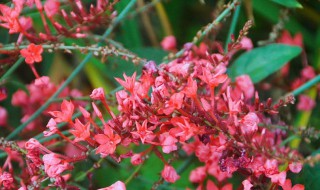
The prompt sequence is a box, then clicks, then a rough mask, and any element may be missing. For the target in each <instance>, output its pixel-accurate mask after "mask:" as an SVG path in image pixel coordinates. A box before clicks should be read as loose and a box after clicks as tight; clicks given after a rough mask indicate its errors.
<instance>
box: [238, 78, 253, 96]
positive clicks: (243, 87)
mask: <svg viewBox="0 0 320 190" xmlns="http://www.w3.org/2000/svg"><path fill="white" fill-rule="evenodd" d="M236 89H239V91H240V92H243V93H244V96H245V98H246V99H250V98H252V97H253V95H254V85H253V83H252V80H251V78H250V76H249V75H241V76H238V77H237V78H236Z"/></svg>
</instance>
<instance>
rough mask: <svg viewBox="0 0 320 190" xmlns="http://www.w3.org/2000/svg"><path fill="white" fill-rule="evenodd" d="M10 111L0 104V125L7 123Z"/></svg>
mask: <svg viewBox="0 0 320 190" xmlns="http://www.w3.org/2000/svg"><path fill="white" fill-rule="evenodd" d="M7 119H8V113H7V110H6V109H5V108H3V107H1V106H0V126H5V125H7Z"/></svg>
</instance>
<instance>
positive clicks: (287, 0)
mask: <svg viewBox="0 0 320 190" xmlns="http://www.w3.org/2000/svg"><path fill="white" fill-rule="evenodd" d="M271 1H273V2H275V3H278V4H280V5H283V6H285V7H289V8H302V5H301V4H300V3H299V2H298V1H296V0H271Z"/></svg>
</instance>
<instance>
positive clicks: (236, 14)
mask: <svg viewBox="0 0 320 190" xmlns="http://www.w3.org/2000/svg"><path fill="white" fill-rule="evenodd" d="M240 9H241V5H238V7H237V8H236V11H235V12H234V14H233V17H232V21H231V25H230V29H229V32H228V36H227V40H226V43H225V46H224V52H225V53H227V52H228V44H229V43H230V42H231V35H232V34H233V33H234V31H235V29H236V26H237V22H238V18H239V15H240Z"/></svg>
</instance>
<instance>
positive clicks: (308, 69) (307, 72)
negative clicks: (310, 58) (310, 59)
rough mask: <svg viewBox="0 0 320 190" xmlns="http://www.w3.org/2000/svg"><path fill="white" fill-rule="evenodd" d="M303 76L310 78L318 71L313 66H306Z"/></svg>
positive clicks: (302, 72)
mask: <svg viewBox="0 0 320 190" xmlns="http://www.w3.org/2000/svg"><path fill="white" fill-rule="evenodd" d="M301 76H302V78H304V79H307V80H310V79H312V78H314V77H315V76H316V72H315V71H314V69H313V67H311V66H306V67H305V68H303V69H302V71H301Z"/></svg>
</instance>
